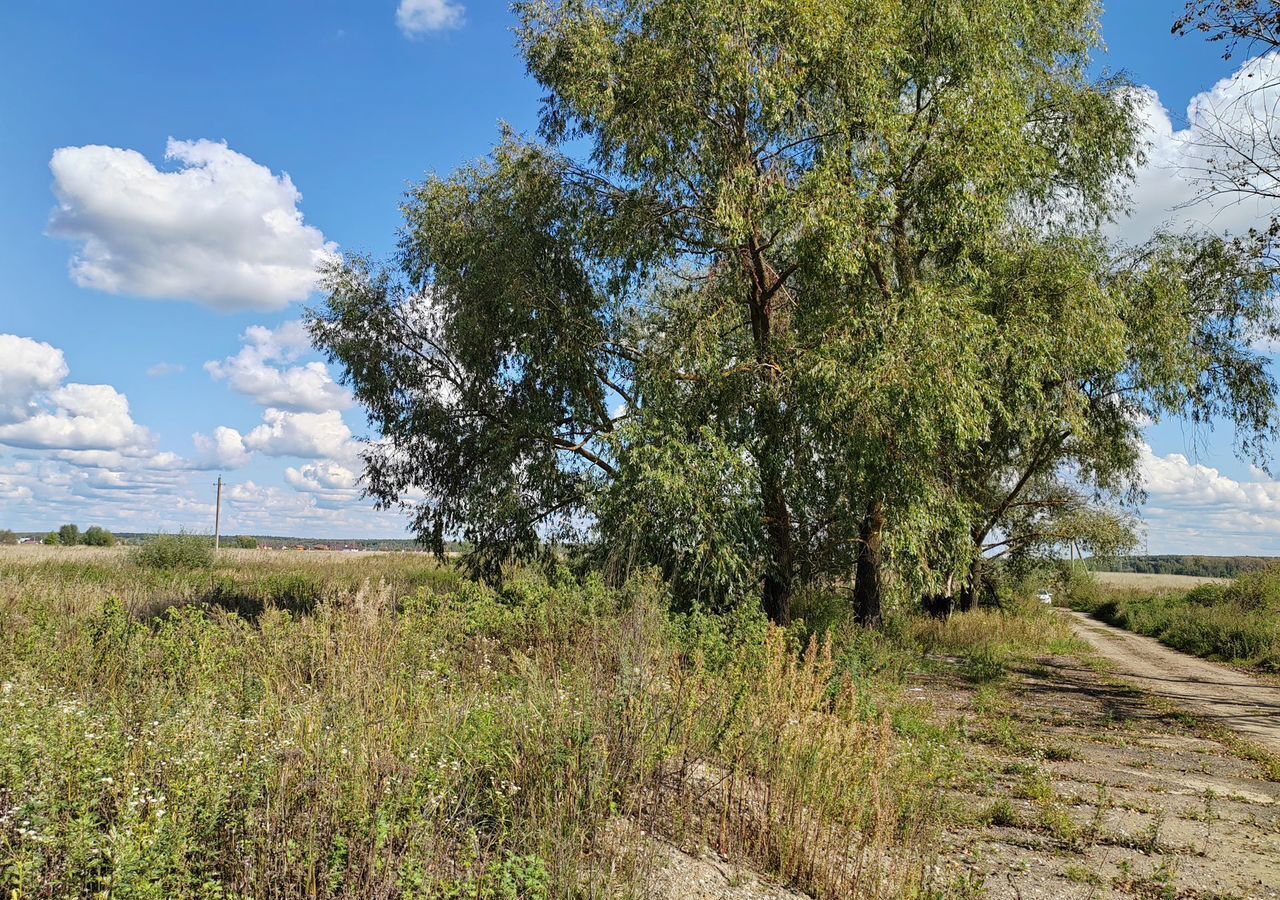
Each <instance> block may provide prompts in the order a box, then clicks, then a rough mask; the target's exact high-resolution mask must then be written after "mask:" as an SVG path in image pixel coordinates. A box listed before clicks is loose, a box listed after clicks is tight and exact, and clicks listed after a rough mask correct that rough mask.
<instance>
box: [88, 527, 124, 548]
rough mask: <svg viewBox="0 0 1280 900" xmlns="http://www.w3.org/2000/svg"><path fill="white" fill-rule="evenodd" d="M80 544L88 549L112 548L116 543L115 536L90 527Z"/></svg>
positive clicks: (104, 530)
mask: <svg viewBox="0 0 1280 900" xmlns="http://www.w3.org/2000/svg"><path fill="white" fill-rule="evenodd" d="M81 543H83V544H86V545H87V546H90V547H113V546H115V543H116V536H115V535H114V534H112V533H111V532H110V531H107V530H106V529H105V528H102V527H100V526H98V525H91V526H89V528H88V529H87V530H86V531H85V533H84V537H83V539H82V540H81Z"/></svg>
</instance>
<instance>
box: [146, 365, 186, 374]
mask: <svg viewBox="0 0 1280 900" xmlns="http://www.w3.org/2000/svg"><path fill="white" fill-rule="evenodd" d="M186 370H187V367H186V366H184V365H182V363H167V362H158V363H156V364H155V365H154V366H151V367H150V368H149V369H147V376H148V377H150V378H164V377H165V376H166V375H181V374H182V373H183V372H185V371H186Z"/></svg>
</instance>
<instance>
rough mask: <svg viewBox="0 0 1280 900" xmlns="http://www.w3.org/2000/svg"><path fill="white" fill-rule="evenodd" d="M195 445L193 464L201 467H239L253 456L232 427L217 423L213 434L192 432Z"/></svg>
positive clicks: (246, 463) (244, 464)
mask: <svg viewBox="0 0 1280 900" xmlns="http://www.w3.org/2000/svg"><path fill="white" fill-rule="evenodd" d="M191 440H192V443H194V444H195V445H196V461H195V465H196V467H197V468H201V469H239V468H240V467H241V466H246V465H248V464H249V460H250V459H252V458H253V454H251V453H250V452H249V451H248V450H247V449H246V448H245V446H244V438H243V437H242V436H241V434H240V432H238V431H236V430H235V429H234V428H227V427H226V426H225V425H219V426H218V427H217V428H215V429H214V430H213V435H212V436H208V435H204V434H199V433H197V434H193V435H192V436H191Z"/></svg>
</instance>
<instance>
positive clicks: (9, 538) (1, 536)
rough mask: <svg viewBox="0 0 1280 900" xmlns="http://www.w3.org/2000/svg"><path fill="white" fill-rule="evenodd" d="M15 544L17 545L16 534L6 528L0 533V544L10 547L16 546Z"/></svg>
mask: <svg viewBox="0 0 1280 900" xmlns="http://www.w3.org/2000/svg"><path fill="white" fill-rule="evenodd" d="M16 543H18V536H17V535H16V534H14V533H13V532H12V531H10V530H9V529H8V528H6V529H4V530H3V531H0V544H5V545H9V546H12V545H13V544H16Z"/></svg>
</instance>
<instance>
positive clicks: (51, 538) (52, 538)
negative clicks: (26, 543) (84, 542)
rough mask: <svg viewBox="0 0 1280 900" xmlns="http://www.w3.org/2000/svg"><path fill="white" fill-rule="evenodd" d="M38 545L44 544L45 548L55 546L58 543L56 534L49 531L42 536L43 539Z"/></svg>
mask: <svg viewBox="0 0 1280 900" xmlns="http://www.w3.org/2000/svg"><path fill="white" fill-rule="evenodd" d="M40 543H42V544H44V545H45V546H47V547H52V546H54V545H55V544H57V543H59V541H58V532H56V531H50V532H49V533H48V534H46V535H45V536H44V538H43V539H41V541H40Z"/></svg>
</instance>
